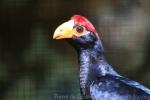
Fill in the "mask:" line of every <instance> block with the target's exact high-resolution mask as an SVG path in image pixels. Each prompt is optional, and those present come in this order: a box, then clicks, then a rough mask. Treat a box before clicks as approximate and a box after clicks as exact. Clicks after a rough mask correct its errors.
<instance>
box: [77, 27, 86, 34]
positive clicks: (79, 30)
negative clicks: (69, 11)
mask: <svg viewBox="0 0 150 100" xmlns="http://www.w3.org/2000/svg"><path fill="white" fill-rule="evenodd" d="M76 31H77V32H78V33H82V32H83V31H84V28H83V26H77V28H76Z"/></svg>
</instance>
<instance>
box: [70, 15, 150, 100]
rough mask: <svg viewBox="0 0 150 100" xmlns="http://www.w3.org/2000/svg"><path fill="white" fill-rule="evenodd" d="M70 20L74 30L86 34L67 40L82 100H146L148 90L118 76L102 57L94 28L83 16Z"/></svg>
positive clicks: (99, 41)
mask: <svg viewBox="0 0 150 100" xmlns="http://www.w3.org/2000/svg"><path fill="white" fill-rule="evenodd" d="M71 19H73V20H74V21H75V24H76V25H74V26H83V27H85V28H86V29H87V30H86V31H85V33H82V34H83V35H81V36H79V37H77V36H73V37H72V38H69V39H67V41H68V42H69V43H70V44H71V45H72V46H73V47H74V48H75V49H76V50H77V53H78V56H79V64H80V90H81V94H82V97H83V100H150V90H149V89H148V88H146V87H144V86H142V85H141V84H139V83H137V82H135V81H132V80H129V79H127V78H125V77H123V76H121V75H119V74H118V73H117V72H116V71H115V70H114V69H113V68H112V66H111V65H109V64H108V63H107V61H106V60H105V57H104V49H103V46H102V42H101V39H100V38H99V37H98V35H97V32H96V30H95V28H94V26H93V25H92V24H91V23H90V22H89V21H88V20H87V19H86V18H85V17H83V16H80V15H75V16H73V17H72V18H71Z"/></svg>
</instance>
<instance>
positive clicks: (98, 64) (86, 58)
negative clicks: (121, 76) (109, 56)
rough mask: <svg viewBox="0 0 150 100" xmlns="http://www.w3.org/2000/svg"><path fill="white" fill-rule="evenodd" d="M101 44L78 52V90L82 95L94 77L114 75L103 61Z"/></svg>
mask: <svg viewBox="0 0 150 100" xmlns="http://www.w3.org/2000/svg"><path fill="white" fill-rule="evenodd" d="M100 43H101V42H99V41H98V43H96V44H95V46H93V47H92V48H88V49H82V50H80V51H79V63H80V88H81V92H82V94H83V95H87V94H88V93H86V92H87V91H88V90H87V89H89V88H87V87H88V84H90V83H91V82H92V81H93V80H95V79H96V77H99V76H104V75H106V74H116V72H115V71H114V70H113V69H112V68H111V66H110V65H109V64H107V62H106V61H105V58H104V55H103V48H102V44H100Z"/></svg>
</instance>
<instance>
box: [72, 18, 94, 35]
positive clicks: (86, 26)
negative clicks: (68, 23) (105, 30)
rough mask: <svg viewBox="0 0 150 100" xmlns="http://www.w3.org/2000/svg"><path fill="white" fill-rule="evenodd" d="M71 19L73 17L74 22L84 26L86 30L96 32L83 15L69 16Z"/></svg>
mask: <svg viewBox="0 0 150 100" xmlns="http://www.w3.org/2000/svg"><path fill="white" fill-rule="evenodd" d="M71 19H73V20H74V21H75V22H76V24H77V25H82V26H84V27H85V28H87V30H88V31H91V32H94V33H97V32H96V29H95V27H94V26H93V25H92V23H91V22H90V21H89V20H88V19H86V18H85V17H83V16H81V15H74V16H72V17H71Z"/></svg>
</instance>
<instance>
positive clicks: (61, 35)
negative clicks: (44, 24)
mask: <svg viewBox="0 0 150 100" xmlns="http://www.w3.org/2000/svg"><path fill="white" fill-rule="evenodd" d="M73 26H74V20H70V21H68V22H65V23H63V24H61V25H60V26H59V27H58V28H57V29H56V30H55V32H54V35H53V39H66V38H72V36H73Z"/></svg>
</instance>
